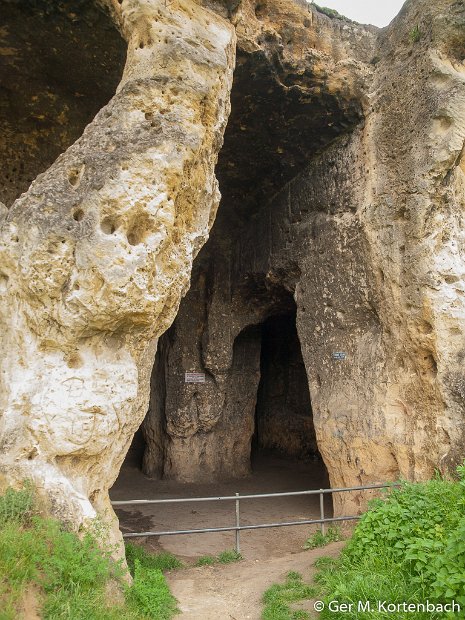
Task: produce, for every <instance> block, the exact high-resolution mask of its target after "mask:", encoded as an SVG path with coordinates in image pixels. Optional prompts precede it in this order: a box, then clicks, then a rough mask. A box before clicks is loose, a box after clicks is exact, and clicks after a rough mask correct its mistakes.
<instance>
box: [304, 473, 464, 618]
mask: <svg viewBox="0 0 465 620" xmlns="http://www.w3.org/2000/svg"><path fill="white" fill-rule="evenodd" d="M458 473H459V476H460V479H459V481H456V482H454V481H450V480H443V479H441V478H440V477H439V476H437V477H436V478H435V479H433V480H430V481H429V482H425V483H418V484H412V483H403V484H402V486H401V487H400V488H399V489H395V490H392V491H391V492H390V493H389V494H388V495H387V496H386V497H384V498H383V499H378V500H375V501H373V502H372V503H371V506H370V510H369V511H368V512H367V513H366V514H365V515H364V516H363V517H362V519H361V520H360V522H359V524H358V525H357V527H356V529H355V531H354V534H353V536H352V538H351V540H350V541H349V542H348V544H347V546H346V547H345V549H344V550H343V552H342V554H341V556H340V557H339V558H338V559H337V560H332V559H329V558H326V559H323V558H321V559H320V560H318V561H317V562H316V564H315V565H316V566H317V568H318V569H319V571H320V572H319V574H318V575H317V577H316V579H315V582H316V583H317V584H318V586H319V588H320V592H319V596H318V598H322V599H324V601H325V603H326V606H325V609H324V611H323V612H322V613H321V616H320V617H321V618H322V619H323V620H324V619H331V620H365V619H366V620H387V619H388V618H392V617H393V616H394V615H395V614H392V613H386V612H385V611H383V610H382V609H381V610H379V611H378V610H377V609H376V608H377V601H378V600H381V601H387V602H390V603H404V602H405V603H425V602H426V600H430V601H432V602H433V603H442V604H444V603H450V602H451V601H453V600H454V601H456V602H458V603H459V604H461V605H462V609H463V608H464V607H465V476H464V473H465V468H464V467H463V466H461V467H459V468H458ZM334 600H338V601H341V602H344V603H353V605H354V606H353V610H352V611H336V610H335V611H330V610H329V609H328V603H329V602H330V601H334ZM358 601H371V602H372V609H373V611H371V612H360V611H358V610H357V605H358ZM408 617H409V618H411V619H412V620H426V619H428V620H439V619H443V618H460V617H463V615H460V614H459V615H453V614H449V615H448V614H446V613H444V612H431V611H430V612H422V611H418V612H409V613H408Z"/></svg>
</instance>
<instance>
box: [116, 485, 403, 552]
mask: <svg viewBox="0 0 465 620" xmlns="http://www.w3.org/2000/svg"><path fill="white" fill-rule="evenodd" d="M396 486H399V483H396V482H389V483H383V484H370V485H365V486H358V487H343V488H338V489H313V490H311V491H288V492H286V493H258V494H254V495H240V494H239V493H236V494H235V495H226V496H223V497H214V496H213V497H181V498H169V499H130V500H118V501H113V502H111V503H112V505H113V506H116V507H117V506H126V505H147V504H177V503H185V504H187V503H190V502H218V501H220V502H223V501H234V502H235V509H236V511H235V512H236V524H235V525H234V526H229V527H206V528H200V529H192V530H168V531H159V532H152V531H149V532H129V533H127V534H123V538H140V537H145V536H175V535H181V534H208V533H211V532H235V533H236V541H235V549H236V551H237V553H240V551H241V545H240V533H241V532H242V531H244V530H258V529H264V528H271V527H289V526H293V525H311V524H317V525H320V528H321V533H322V534H323V535H324V534H325V525H326V523H337V522H339V521H354V520H356V519H359V518H360V515H350V516H344V517H325V507H324V496H325V494H328V493H348V492H351V491H368V490H372V489H387V488H392V487H396ZM296 495H319V496H320V518H319V519H304V520H300V521H285V522H280V523H259V524H257V525H241V523H240V502H241V500H247V499H263V498H269V497H292V496H296Z"/></svg>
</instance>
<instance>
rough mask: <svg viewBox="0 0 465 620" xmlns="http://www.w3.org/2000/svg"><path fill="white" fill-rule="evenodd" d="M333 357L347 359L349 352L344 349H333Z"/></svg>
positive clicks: (334, 358)
mask: <svg viewBox="0 0 465 620" xmlns="http://www.w3.org/2000/svg"><path fill="white" fill-rule="evenodd" d="M331 357H332V358H333V360H345V358H346V357H347V354H346V353H345V352H344V351H333V353H332V354H331Z"/></svg>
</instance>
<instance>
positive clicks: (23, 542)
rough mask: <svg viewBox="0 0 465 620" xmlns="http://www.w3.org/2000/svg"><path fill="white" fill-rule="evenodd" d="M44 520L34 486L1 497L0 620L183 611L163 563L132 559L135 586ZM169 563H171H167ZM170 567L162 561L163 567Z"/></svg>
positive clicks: (85, 541) (94, 545)
mask: <svg viewBox="0 0 465 620" xmlns="http://www.w3.org/2000/svg"><path fill="white" fill-rule="evenodd" d="M98 537H99V532H98V529H96V531H95V533H91V532H87V533H85V534H84V535H83V536H82V537H79V536H77V535H76V534H75V533H73V532H70V531H67V530H66V529H65V527H64V526H63V524H61V523H60V522H59V521H56V520H53V519H48V518H44V517H42V516H40V514H39V512H38V510H37V509H36V507H35V501H34V493H33V489H32V487H31V486H30V485H27V484H26V485H25V487H24V489H22V490H19V491H16V490H13V489H8V490H7V491H6V493H5V494H4V495H3V496H2V497H0V620H13V619H16V618H18V617H21V616H22V615H23V616H24V615H25V614H26V612H27V611H29V613H35V614H37V615H38V616H39V617H41V618H43V620H58V619H60V620H149V619H156V620H169V619H170V618H172V616H173V615H174V614H175V613H176V611H177V609H176V600H175V599H174V597H173V596H172V595H171V593H170V591H169V588H168V585H167V583H166V581H165V578H164V575H163V573H162V571H161V570H160V568H159V567H157V561H156V560H153V559H150V558H147V557H144V556H142V555H141V554H139V555H137V554H133V556H132V563H131V572H132V574H133V577H134V579H133V583H132V585H131V586H128V585H126V584H125V582H124V581H123V578H124V575H125V570H124V569H123V567H122V566H121V564H120V563H116V562H114V561H113V560H112V558H111V551H102V550H101V548H100V547H99V545H98ZM164 560H166V558H164ZM162 563H163V562H162Z"/></svg>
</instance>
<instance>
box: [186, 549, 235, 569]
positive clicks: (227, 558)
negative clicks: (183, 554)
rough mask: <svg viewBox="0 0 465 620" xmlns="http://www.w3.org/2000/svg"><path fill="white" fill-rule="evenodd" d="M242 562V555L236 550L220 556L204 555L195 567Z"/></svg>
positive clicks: (225, 552) (224, 552) (229, 550)
mask: <svg viewBox="0 0 465 620" xmlns="http://www.w3.org/2000/svg"><path fill="white" fill-rule="evenodd" d="M239 560H242V556H241V554H240V553H237V551H235V550H234V549H228V550H227V551H222V552H221V553H220V554H219V555H218V556H214V555H203V556H202V557H201V558H199V559H198V560H197V561H196V563H195V564H194V566H213V565H214V564H230V563H231V562H238V561H239Z"/></svg>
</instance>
